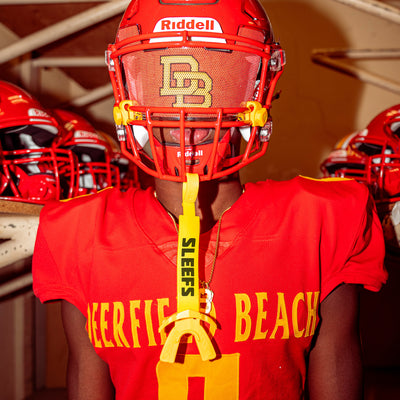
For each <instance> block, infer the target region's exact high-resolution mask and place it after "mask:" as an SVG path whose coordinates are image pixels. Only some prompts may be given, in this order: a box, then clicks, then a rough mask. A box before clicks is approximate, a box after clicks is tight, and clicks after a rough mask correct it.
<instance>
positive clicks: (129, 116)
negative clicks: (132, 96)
mask: <svg viewBox="0 0 400 400" xmlns="http://www.w3.org/2000/svg"><path fill="white" fill-rule="evenodd" d="M133 106H134V103H133V101H132V100H123V101H121V102H120V103H119V104H118V105H117V106H114V109H113V117H114V121H115V124H116V125H128V124H129V123H131V122H132V121H141V120H143V114H142V113H140V112H137V111H132V110H131V109H130V108H129V107H133Z"/></svg>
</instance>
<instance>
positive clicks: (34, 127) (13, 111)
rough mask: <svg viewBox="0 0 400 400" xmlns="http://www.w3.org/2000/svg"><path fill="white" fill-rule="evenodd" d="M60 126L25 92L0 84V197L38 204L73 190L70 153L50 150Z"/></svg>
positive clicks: (66, 195) (74, 180)
mask: <svg viewBox="0 0 400 400" xmlns="http://www.w3.org/2000/svg"><path fill="white" fill-rule="evenodd" d="M60 128H61V127H60V125H59V124H58V123H57V121H56V120H55V119H54V118H53V117H52V116H50V115H49V113H48V112H47V111H46V110H45V109H44V108H43V106H42V105H41V104H40V103H39V102H38V101H37V100H36V99H34V98H33V97H32V96H31V95H30V94H29V93H27V92H26V91H24V90H23V89H21V88H20V87H18V86H16V85H13V84H11V83H9V82H5V81H0V143H1V147H0V158H1V171H0V197H1V198H2V199H6V200H14V201H24V202H31V203H39V204H42V203H44V202H46V201H47V200H58V199H65V198H70V197H73V196H75V195H76V191H77V162H76V158H75V156H74V155H73V153H72V152H71V151H67V150H62V149H54V148H52V143H53V141H54V139H55V138H56V136H57V134H58V133H59V130H60Z"/></svg>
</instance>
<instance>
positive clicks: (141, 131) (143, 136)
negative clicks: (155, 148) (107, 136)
mask: <svg viewBox="0 0 400 400" xmlns="http://www.w3.org/2000/svg"><path fill="white" fill-rule="evenodd" d="M132 129H133V136H135V139H136V140H137V142H138V143H139V145H140V146H141V147H142V148H144V146H145V145H146V143H147V142H148V141H149V132H148V130H147V129H146V128H145V127H144V126H142V125H132Z"/></svg>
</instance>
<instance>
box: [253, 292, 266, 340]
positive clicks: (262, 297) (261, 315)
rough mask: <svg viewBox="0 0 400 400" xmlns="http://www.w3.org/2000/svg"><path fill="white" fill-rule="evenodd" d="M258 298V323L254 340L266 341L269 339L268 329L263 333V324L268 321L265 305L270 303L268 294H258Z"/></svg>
mask: <svg viewBox="0 0 400 400" xmlns="http://www.w3.org/2000/svg"><path fill="white" fill-rule="evenodd" d="M256 296H257V321H256V331H255V333H254V340H259V339H265V338H266V337H267V333H268V329H266V330H265V331H262V323H263V321H265V320H266V319H267V311H266V310H264V303H266V302H268V296H267V293H265V292H262V293H256Z"/></svg>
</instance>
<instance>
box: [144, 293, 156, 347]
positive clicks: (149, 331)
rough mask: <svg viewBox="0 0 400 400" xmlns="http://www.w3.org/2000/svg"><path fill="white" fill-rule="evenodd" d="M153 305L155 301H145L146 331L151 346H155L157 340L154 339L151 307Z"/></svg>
mask: <svg viewBox="0 0 400 400" xmlns="http://www.w3.org/2000/svg"><path fill="white" fill-rule="evenodd" d="M152 304H153V300H145V302H144V316H145V320H146V331H147V339H148V340H149V346H155V345H156V344H157V343H156V339H155V338H154V330H153V320H152V318H151V306H152Z"/></svg>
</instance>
